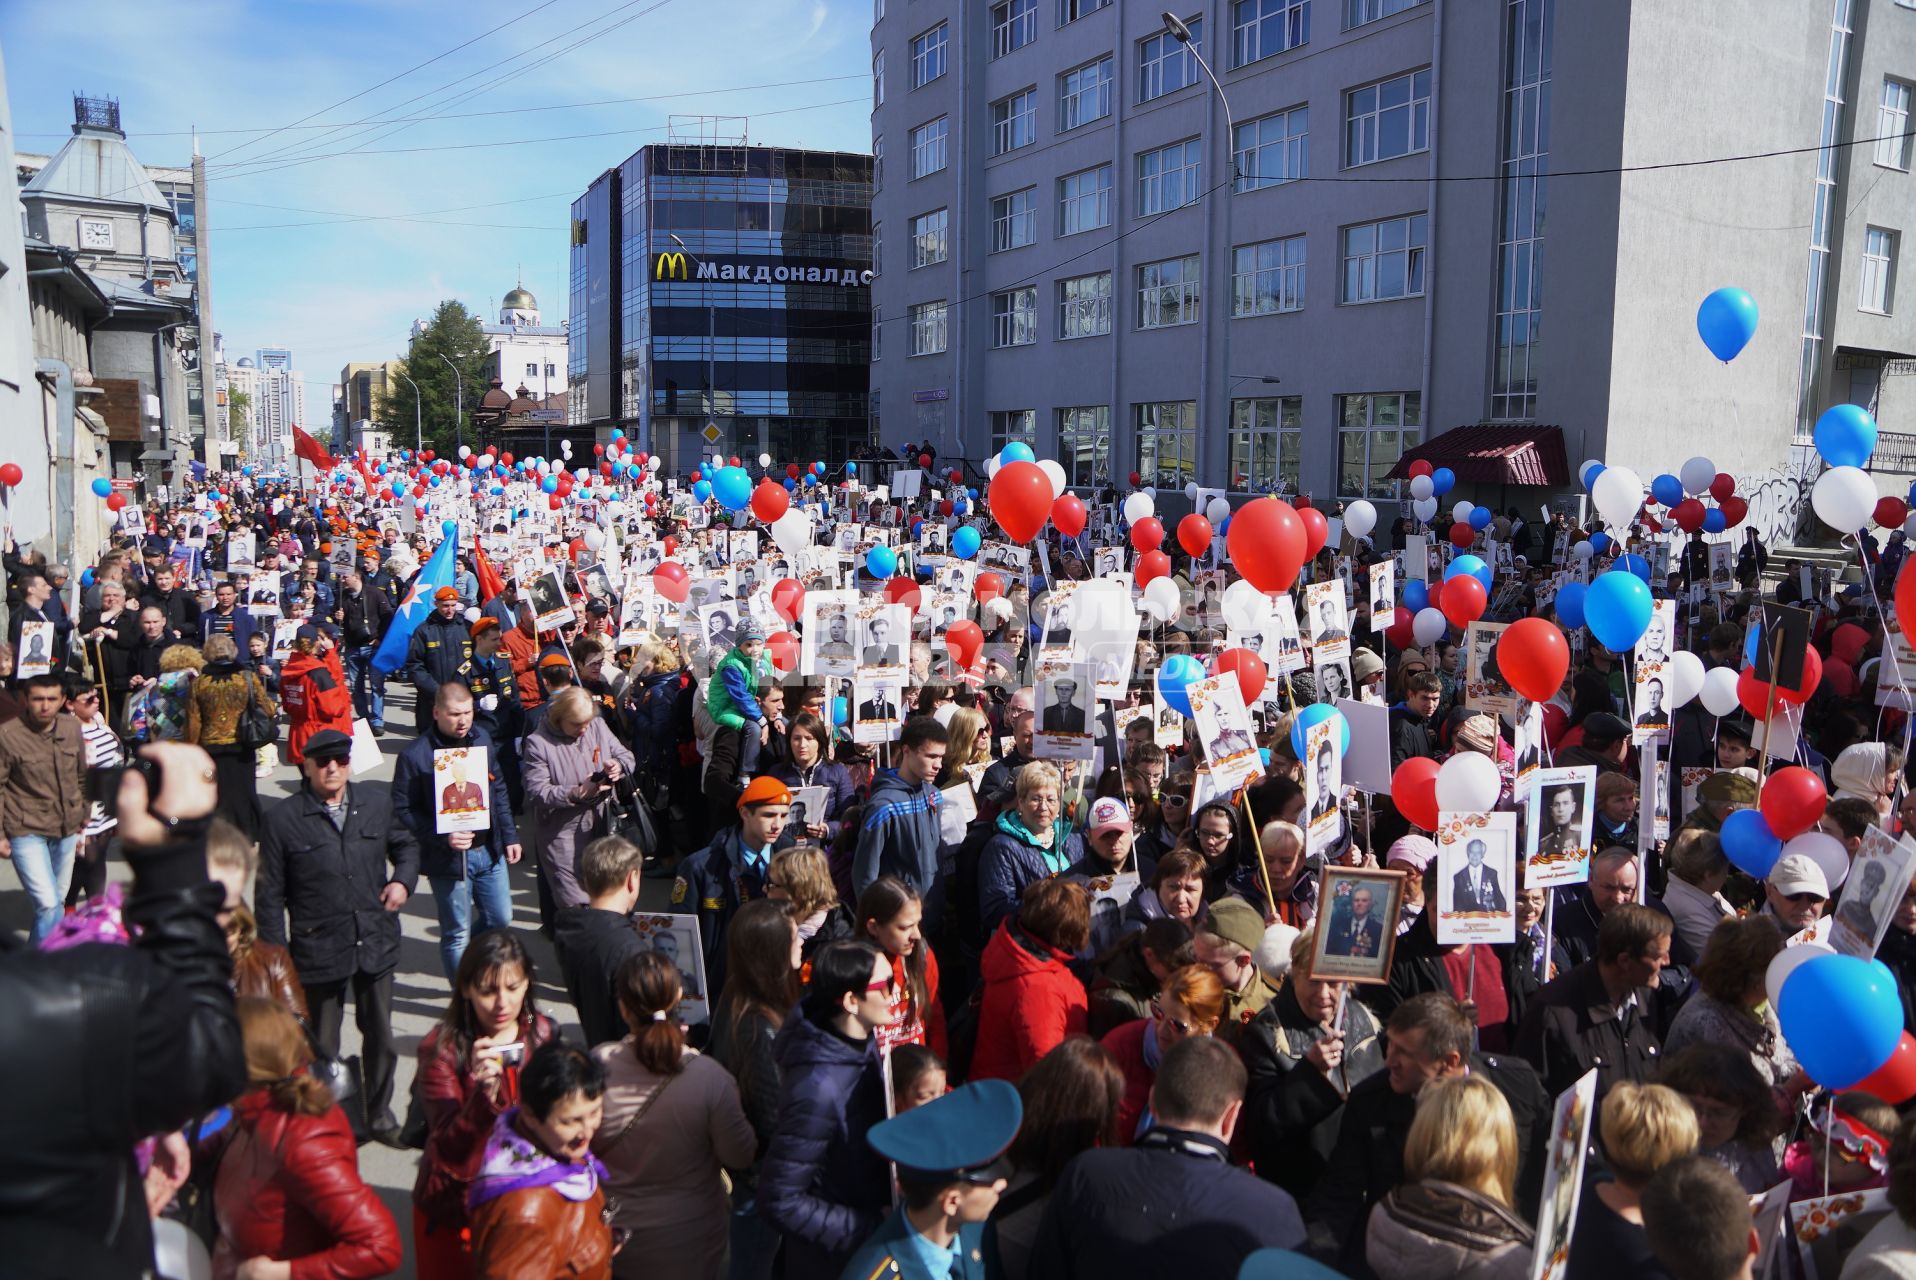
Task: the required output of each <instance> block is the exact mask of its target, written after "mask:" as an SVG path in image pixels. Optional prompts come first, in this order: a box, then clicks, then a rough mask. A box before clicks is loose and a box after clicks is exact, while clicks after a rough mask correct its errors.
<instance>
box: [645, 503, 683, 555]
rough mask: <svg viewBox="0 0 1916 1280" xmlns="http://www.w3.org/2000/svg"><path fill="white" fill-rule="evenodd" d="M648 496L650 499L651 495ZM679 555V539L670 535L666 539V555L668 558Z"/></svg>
mask: <svg viewBox="0 0 1916 1280" xmlns="http://www.w3.org/2000/svg"><path fill="white" fill-rule="evenodd" d="M646 496H647V497H650V496H651V495H650V494H647V495H646ZM678 553H679V540H678V539H677V538H674V537H671V536H670V535H667V537H666V539H665V554H666V555H668V556H675V555H677V554H678Z"/></svg>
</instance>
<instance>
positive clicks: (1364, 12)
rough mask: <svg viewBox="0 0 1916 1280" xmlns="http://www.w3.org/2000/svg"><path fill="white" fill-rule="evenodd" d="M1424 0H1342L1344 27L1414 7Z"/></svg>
mask: <svg viewBox="0 0 1916 1280" xmlns="http://www.w3.org/2000/svg"><path fill="white" fill-rule="evenodd" d="M1423 3H1424V0H1344V28H1345V30H1349V29H1350V28H1352V27H1361V26H1363V25H1364V24H1365V23H1366V22H1376V21H1377V20H1378V19H1379V18H1388V17H1390V16H1391V15H1392V14H1394V13H1402V12H1403V11H1404V10H1406V9H1415V8H1416V7H1417V6H1418V5H1420V4H1423Z"/></svg>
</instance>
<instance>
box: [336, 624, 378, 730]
mask: <svg viewBox="0 0 1916 1280" xmlns="http://www.w3.org/2000/svg"><path fill="white" fill-rule="evenodd" d="M375 649H376V646H374V645H370V644H369V645H362V646H360V647H359V648H357V649H347V650H346V651H345V664H346V680H347V682H348V683H349V684H351V685H352V688H353V714H354V715H356V716H358V717H359V718H360V719H361V720H364V721H366V722H367V723H369V724H372V725H375V726H379V727H384V725H385V723H386V677H385V676H383V675H380V674H379V672H377V671H374V670H373V653H374V652H375Z"/></svg>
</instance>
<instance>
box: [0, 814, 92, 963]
mask: <svg viewBox="0 0 1916 1280" xmlns="http://www.w3.org/2000/svg"><path fill="white" fill-rule="evenodd" d="M12 843H13V869H14V870H15V871H16V872H18V873H19V876H20V884H21V887H22V888H24V889H25V890H26V891H27V896H28V897H29V898H31V899H32V900H33V937H32V938H31V942H32V944H33V945H34V946H36V947H37V946H39V945H40V939H42V938H44V937H46V936H47V935H48V934H49V933H52V932H53V926H55V925H57V924H59V923H60V917H61V916H62V915H63V914H64V907H65V903H66V896H67V881H68V879H69V878H71V877H72V875H73V851H74V850H75V849H77V848H78V847H79V845H80V837H79V836H77V835H72V836H65V837H54V836H14V837H12Z"/></svg>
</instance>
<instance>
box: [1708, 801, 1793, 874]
mask: <svg viewBox="0 0 1916 1280" xmlns="http://www.w3.org/2000/svg"><path fill="white" fill-rule="evenodd" d="M1717 840H1718V842H1719V843H1720V844H1722V846H1723V856H1724V857H1726V858H1728V859H1729V860H1730V861H1731V862H1733V863H1735V864H1736V866H1737V868H1738V869H1739V870H1741V871H1745V872H1748V873H1749V874H1750V875H1752V876H1754V877H1756V878H1757V879H1758V880H1761V879H1763V878H1764V877H1766V876H1768V875H1769V874H1770V871H1771V869H1772V868H1774V867H1775V866H1776V860H1777V859H1778V858H1780V857H1782V856H1783V842H1782V841H1781V840H1779V839H1777V836H1776V833H1775V832H1774V831H1772V830H1770V822H1769V819H1768V818H1765V817H1764V816H1763V815H1762V813H1760V812H1759V811H1757V810H1755V809H1738V810H1736V811H1735V812H1734V813H1732V814H1730V815H1729V816H1728V817H1726V818H1724V819H1723V827H1722V829H1721V830H1720V831H1718V832H1717Z"/></svg>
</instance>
